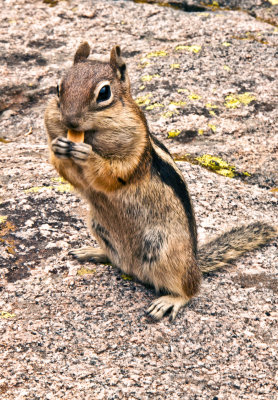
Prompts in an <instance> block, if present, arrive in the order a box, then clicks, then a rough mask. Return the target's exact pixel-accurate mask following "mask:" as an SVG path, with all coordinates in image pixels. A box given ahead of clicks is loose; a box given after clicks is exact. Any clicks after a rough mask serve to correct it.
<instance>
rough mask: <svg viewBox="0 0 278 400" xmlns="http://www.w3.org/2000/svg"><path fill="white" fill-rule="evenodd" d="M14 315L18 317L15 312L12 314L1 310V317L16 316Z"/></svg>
mask: <svg viewBox="0 0 278 400" xmlns="http://www.w3.org/2000/svg"><path fill="white" fill-rule="evenodd" d="M14 317H16V315H15V314H11V313H9V312H7V311H0V318H3V319H8V318H14Z"/></svg>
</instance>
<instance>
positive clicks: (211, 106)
mask: <svg viewBox="0 0 278 400" xmlns="http://www.w3.org/2000/svg"><path fill="white" fill-rule="evenodd" d="M206 107H207V108H218V106H215V105H214V104H211V103H207V104H206Z"/></svg>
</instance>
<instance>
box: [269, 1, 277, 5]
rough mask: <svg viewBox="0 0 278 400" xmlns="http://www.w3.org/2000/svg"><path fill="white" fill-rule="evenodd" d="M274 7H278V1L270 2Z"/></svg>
mask: <svg viewBox="0 0 278 400" xmlns="http://www.w3.org/2000/svg"><path fill="white" fill-rule="evenodd" d="M268 1H269V3H270V4H272V5H273V6H278V0H268Z"/></svg>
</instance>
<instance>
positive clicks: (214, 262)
mask: <svg viewBox="0 0 278 400" xmlns="http://www.w3.org/2000/svg"><path fill="white" fill-rule="evenodd" d="M276 236H278V229H277V227H273V226H270V225H268V224H266V223H261V222H255V223H253V224H250V225H244V226H240V227H236V228H233V229H232V230H231V231H229V232H225V233H224V234H223V235H220V236H219V237H217V238H216V239H214V240H212V241H211V242H208V243H206V244H204V245H203V246H202V247H200V249H199V254H198V264H199V267H200V269H201V271H202V272H204V273H206V272H210V271H214V270H216V269H218V268H222V267H226V266H227V265H228V264H229V263H230V262H231V261H233V260H235V259H237V258H238V257H240V256H241V255H242V254H244V253H246V252H248V251H251V250H254V249H256V248H258V247H260V246H262V245H264V244H266V243H267V242H269V241H270V240H271V239H273V238H275V237H276Z"/></svg>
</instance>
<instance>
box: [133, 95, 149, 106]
mask: <svg viewBox="0 0 278 400" xmlns="http://www.w3.org/2000/svg"><path fill="white" fill-rule="evenodd" d="M150 97H152V94H151V93H148V94H146V95H145V96H140V97H137V99H135V103H136V104H138V106H140V107H143V106H147V105H148V104H150V102H151V100H150Z"/></svg>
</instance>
